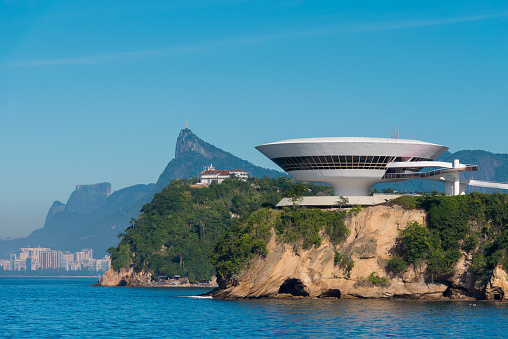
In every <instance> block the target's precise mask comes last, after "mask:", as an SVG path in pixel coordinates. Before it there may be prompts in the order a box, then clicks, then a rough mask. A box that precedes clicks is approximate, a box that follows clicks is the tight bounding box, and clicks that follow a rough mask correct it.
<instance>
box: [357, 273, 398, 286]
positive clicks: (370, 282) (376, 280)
mask: <svg viewBox="0 0 508 339" xmlns="http://www.w3.org/2000/svg"><path fill="white" fill-rule="evenodd" d="M355 286H356V287H374V286H380V287H388V286H390V282H389V281H388V278H384V277H380V276H377V275H375V274H374V272H372V273H371V274H370V275H369V276H368V277H358V278H357V280H356V283H355Z"/></svg>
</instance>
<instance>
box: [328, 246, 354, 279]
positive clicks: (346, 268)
mask: <svg viewBox="0 0 508 339" xmlns="http://www.w3.org/2000/svg"><path fill="white" fill-rule="evenodd" d="M333 265H334V266H339V267H340V268H342V270H343V272H344V274H345V275H346V276H347V277H348V278H349V277H351V270H352V269H353V267H355V262H354V261H353V259H351V256H349V255H345V254H342V253H339V252H337V251H335V257H334V260H333Z"/></svg>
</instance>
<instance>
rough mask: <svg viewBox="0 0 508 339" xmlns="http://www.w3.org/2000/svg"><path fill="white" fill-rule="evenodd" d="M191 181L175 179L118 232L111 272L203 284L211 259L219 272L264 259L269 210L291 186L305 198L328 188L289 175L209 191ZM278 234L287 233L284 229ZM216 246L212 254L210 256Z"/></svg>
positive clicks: (237, 182) (336, 233)
mask: <svg viewBox="0 0 508 339" xmlns="http://www.w3.org/2000/svg"><path fill="white" fill-rule="evenodd" d="M195 183H196V179H195V178H194V179H188V180H187V179H182V180H174V181H172V182H171V183H170V184H169V185H168V186H167V187H165V188H164V189H163V190H162V192H161V193H158V194H156V195H155V196H154V198H153V200H152V202H150V203H149V204H146V205H145V206H143V209H142V210H141V214H140V215H139V217H138V219H137V220H132V221H131V226H130V227H128V228H127V229H126V230H125V231H124V232H123V233H120V234H119V237H120V238H121V240H120V242H119V244H118V246H117V247H111V248H109V249H108V252H110V253H111V258H112V266H113V268H114V269H116V270H120V269H121V268H126V269H128V268H130V267H133V268H134V270H136V271H141V270H145V271H148V272H151V273H152V274H153V276H154V277H158V276H161V275H174V274H178V275H181V276H185V277H188V278H189V281H191V282H196V281H207V280H209V279H210V278H211V276H212V275H213V274H214V273H215V272H216V270H215V268H214V266H212V264H211V263H210V262H209V260H208V257H209V256H210V258H211V260H212V262H213V263H214V264H215V265H216V266H217V270H218V271H220V272H233V271H237V270H238V269H239V267H240V266H241V265H242V263H244V262H246V261H247V260H248V259H250V258H251V257H252V256H253V255H255V254H259V255H266V253H267V251H266V238H267V236H268V235H269V233H268V232H269V229H270V228H271V226H272V225H273V224H274V223H275V214H273V213H276V211H273V210H270V209H269V208H272V207H274V206H275V204H277V203H278V202H279V201H280V199H281V198H282V195H283V194H286V192H287V191H288V190H293V191H294V190H295V187H296V188H297V189H298V190H301V191H304V192H305V194H307V195H312V194H320V193H321V194H326V192H327V191H328V190H329V187H328V186H325V185H315V184H300V183H295V182H294V181H292V180H290V179H289V178H287V177H280V178H278V179H272V178H267V177H264V178H262V179H259V178H249V179H248V180H247V181H242V180H238V179H236V178H230V179H227V180H224V181H223V182H222V183H221V184H217V183H212V184H211V185H210V186H208V187H193V186H192V184H195ZM302 186H303V187H304V188H305V189H304V190H303V189H302ZM302 211H303V210H302ZM298 213H302V212H301V211H300V212H295V216H297V217H296V219H297V220H300V217H298V215H299V214H298ZM272 214H273V215H272ZM272 219H273V221H272ZM268 225H270V228H268ZM226 231H228V232H229V233H227V234H226ZM281 231H282V232H283V233H284V232H285V230H284V227H282V229H281ZM329 233H330V237H331V238H334V239H335V238H338V237H340V236H341V233H340V230H338V229H337V228H336V227H335V226H334V224H333V225H332V226H329ZM287 234H288V236H289V235H290V234H291V232H290V231H288V232H287ZM223 236H225V238H223V239H222V240H221V241H222V244H224V246H223V247H220V246H219V245H218V244H217V241H218V240H219V239H221V238H222V237H223ZM237 238H238V239H237ZM305 239H306V240H307V238H305ZM228 241H231V243H229V242H228ZM309 241H310V243H314V242H315V241H316V239H313V240H307V242H305V246H308V242H309ZM226 244H227V246H226ZM216 245H217V246H218V247H217V249H216V252H214V253H211V250H212V249H214V248H215V247H216ZM217 251H219V252H217ZM222 251H224V252H222ZM228 251H229V252H228ZM210 253H211V254H210ZM228 258H229V259H228Z"/></svg>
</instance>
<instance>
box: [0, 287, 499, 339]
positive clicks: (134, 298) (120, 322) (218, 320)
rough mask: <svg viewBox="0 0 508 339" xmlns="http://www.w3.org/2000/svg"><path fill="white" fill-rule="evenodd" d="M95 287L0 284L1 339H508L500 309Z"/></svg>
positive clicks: (444, 303) (447, 303)
mask: <svg viewBox="0 0 508 339" xmlns="http://www.w3.org/2000/svg"><path fill="white" fill-rule="evenodd" d="M96 281H97V279H94V278H0V337H2V338H97V337H99V338H102V337H107V338H123V337H129V338H168V337H202V338H208V337H222V338H232V337H264V338H273V337H277V338H279V337H291V338H293V337H294V338H309V337H314V338H325V337H334V338H341V337H350V338H356V337H360V338H372V337H390V338H392V337H403V338H410V337H411V338H417V337H426V338H429V337H432V338H477V337H488V338H495V337H498V338H501V337H508V303H505V302H485V301H476V302H451V301H438V302H436V301H409V300H347V299H339V300H323V299H317V300H316V299H315V300H313V299H310V300H308V299H304V300H268V299H257V300H213V299H210V298H203V297H197V296H198V295H200V294H203V293H205V292H207V291H209V290H210V289H201V288H127V287H116V288H107V287H91V286H90V285H91V284H93V283H95V282H96Z"/></svg>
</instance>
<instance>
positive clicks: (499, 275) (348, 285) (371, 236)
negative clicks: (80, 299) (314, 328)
mask: <svg viewBox="0 0 508 339" xmlns="http://www.w3.org/2000/svg"><path fill="white" fill-rule="evenodd" d="M263 213H264V214H265V215H266V216H267V218H265V219H261V218H259V216H257V217H255V218H253V219H252V220H247V221H246V223H247V224H251V225H253V223H256V222H258V223H260V224H266V221H267V220H271V221H272V224H269V225H265V226H267V227H268V233H267V234H268V236H267V244H266V250H267V251H261V252H263V253H262V254H258V255H255V256H253V257H252V258H251V259H250V261H248V262H247V264H245V265H242V267H244V268H243V269H240V270H239V271H238V272H236V273H235V274H233V275H230V276H229V277H226V276H221V275H220V274H219V275H218V279H217V283H218V285H219V287H218V288H217V289H215V290H214V291H212V292H211V295H212V296H213V297H214V298H220V299H237V298H295V297H309V298H315V297H331V298H410V299H426V300H432V299H441V298H450V299H466V300H473V299H508V275H507V272H506V271H505V270H504V269H502V268H501V266H496V267H495V269H494V270H493V272H492V274H491V277H490V278H489V279H488V282H487V283H486V284H484V283H482V281H481V280H480V279H478V276H476V275H475V274H474V273H473V269H472V264H473V255H472V254H470V253H467V252H464V251H462V252H461V257H460V259H459V260H458V262H457V263H456V264H455V265H453V269H452V270H451V271H449V272H446V273H444V274H443V273H441V274H435V273H431V272H432V271H431V270H429V269H428V266H427V264H426V262H425V261H421V262H419V264H417V265H410V266H409V268H407V270H405V272H404V273H403V274H400V275H394V274H389V273H387V272H388V270H387V263H388V260H389V259H390V258H392V257H393V256H394V253H395V251H396V248H397V246H399V245H400V244H399V242H400V234H401V230H403V229H405V228H406V227H408V226H407V225H408V224H410V223H411V222H417V223H418V224H421V225H427V224H428V219H429V215H428V213H427V212H426V211H425V210H420V209H405V208H403V207H400V206H384V205H383V206H373V207H368V208H364V209H361V210H360V211H359V212H358V213H357V214H355V213H349V214H348V216H347V217H346V219H345V226H346V227H347V229H348V230H349V232H347V233H348V236H347V238H346V239H345V240H344V241H341V242H340V244H338V245H333V244H332V243H331V242H330V240H329V238H327V237H326V236H323V234H322V238H323V241H322V242H320V245H319V246H310V247H309V248H308V249H304V248H303V247H302V246H301V244H300V245H298V244H296V243H294V242H293V243H291V242H285V241H283V238H282V236H283V235H282V234H281V232H280V229H277V227H276V221H275V220H276V219H274V217H275V218H276V216H277V215H279V216H280V215H281V214H282V213H283V212H281V211H275V210H265V211H264V212H263ZM253 220H255V221H253ZM265 226H262V227H265ZM250 229H251V230H252V227H250ZM265 229H266V227H265ZM260 232H261V233H262V231H260V229H258V230H257V231H254V233H252V232H251V233H248V234H247V233H243V235H242V236H241V237H240V238H241V239H242V241H244V240H247V241H250V242H251V243H252V244H254V247H256V246H257V247H258V248H259V244H256V240H255V238H254V234H255V233H258V234H259V233H260ZM229 237H230V239H232V236H231V235H230V236H229ZM226 238H227V237H226ZM248 239H250V240H248ZM231 249H232V247H230V248H229V250H231ZM216 251H217V248H216ZM244 253H245V252H244ZM263 254H264V255H263ZM337 254H339V255H341V254H342V255H344V256H347V257H349V258H350V259H351V260H352V261H353V262H354V266H353V267H352V268H351V269H350V270H349V272H348V271H347V270H346V269H345V268H344V266H341V265H340V264H337ZM236 255H237V256H238V255H242V254H241V253H239V252H237V254H236ZM233 259H234V258H233ZM226 264H227V265H232V261H227V262H226ZM98 285H100V286H145V287H148V286H154V285H155V284H154V282H153V281H151V275H150V274H149V273H146V272H145V271H143V270H142V271H140V272H137V273H136V272H134V271H133V269H132V268H131V269H129V270H126V269H121V270H120V272H117V271H115V270H113V269H111V270H110V271H108V272H106V273H105V274H104V275H103V277H101V279H100V281H99V282H98Z"/></svg>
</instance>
